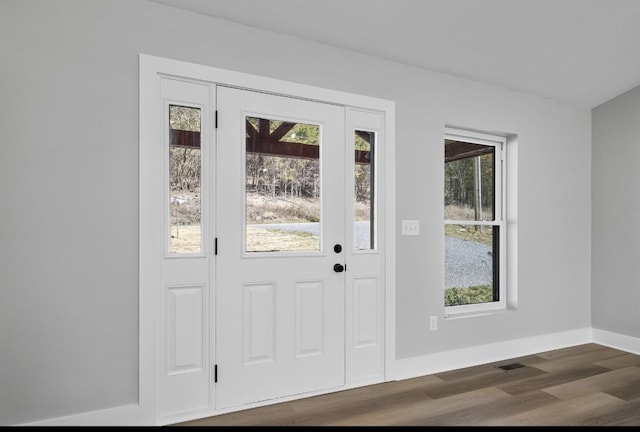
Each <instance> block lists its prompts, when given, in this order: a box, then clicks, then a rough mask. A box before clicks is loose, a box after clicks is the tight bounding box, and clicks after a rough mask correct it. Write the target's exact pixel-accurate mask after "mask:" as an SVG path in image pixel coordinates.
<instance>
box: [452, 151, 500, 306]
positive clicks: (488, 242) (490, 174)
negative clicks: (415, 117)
mask: <svg viewBox="0 0 640 432" xmlns="http://www.w3.org/2000/svg"><path fill="white" fill-rule="evenodd" d="M495 154H496V147H495V146H493V145H483V144H475V143H470V142H463V141H454V140H445V166H444V217H445V226H444V228H445V295H444V303H445V306H457V305H464V304H478V303H487V302H493V301H497V300H498V295H499V290H498V274H499V272H498V262H499V260H498V245H499V226H493V225H492V224H487V223H485V224H478V223H477V222H490V221H495V211H496V205H495V204H496V201H495V199H496V197H495V193H496V189H495V186H496V184H495Z"/></svg>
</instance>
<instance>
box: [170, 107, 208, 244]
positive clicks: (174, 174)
mask: <svg viewBox="0 0 640 432" xmlns="http://www.w3.org/2000/svg"><path fill="white" fill-rule="evenodd" d="M200 125H201V111H200V108H192V107H186V106H180V105H170V106H169V210H170V214H169V221H170V222H169V252H170V253H200V252H202V225H201V222H200V219H201V217H200V216H201V212H202V210H201V209H202V206H201V198H200V191H201V186H202V184H201V165H202V154H201V153H202V151H201V148H200V143H201V139H200V135H201V134H200V132H201V131H200V128H201V126H200Z"/></svg>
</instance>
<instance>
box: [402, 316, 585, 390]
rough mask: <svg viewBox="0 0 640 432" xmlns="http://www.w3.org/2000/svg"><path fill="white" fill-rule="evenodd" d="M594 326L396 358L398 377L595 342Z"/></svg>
mask: <svg viewBox="0 0 640 432" xmlns="http://www.w3.org/2000/svg"><path fill="white" fill-rule="evenodd" d="M592 341H593V338H592V333H591V328H584V329H579V330H572V331H567V332H561V333H552V334H546V335H541V336H533V337H528V338H522V339H514V340H508V341H504V342H496V343H491V344H485V345H477V346H473V347H469V348H463V349H457V350H452V351H443V352H439V353H436V354H430V355H425V356H420V357H412V358H409V359H400V360H396V362H395V365H394V372H395V374H394V376H395V379H396V380H403V379H409V378H416V377H419V376H424V375H431V374H435V373H440V372H446V371H450V370H455V369H461V368H466V367H471V366H478V365H482V364H487V363H492V362H496V361H501V360H508V359H511V358H516V357H521V356H526V355H531V354H537V353H541V352H544V351H550V350H555V349H560V348H566V347H570V346H575V345H581V344H585V343H589V342H592Z"/></svg>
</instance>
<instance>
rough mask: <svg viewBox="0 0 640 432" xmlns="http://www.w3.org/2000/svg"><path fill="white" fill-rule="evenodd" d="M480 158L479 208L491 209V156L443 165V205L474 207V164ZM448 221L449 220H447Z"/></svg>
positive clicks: (475, 176)
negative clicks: (480, 193) (480, 196)
mask: <svg viewBox="0 0 640 432" xmlns="http://www.w3.org/2000/svg"><path fill="white" fill-rule="evenodd" d="M478 158H480V171H481V173H480V178H481V182H480V183H481V190H482V202H481V207H482V208H484V209H492V208H493V187H494V184H493V154H486V155H483V156H476V157H469V158H465V159H459V160H456V161H451V162H446V163H445V164H444V203H445V205H457V206H459V207H471V208H475V207H476V179H477V174H476V164H477V159H478ZM448 219H450V218H448Z"/></svg>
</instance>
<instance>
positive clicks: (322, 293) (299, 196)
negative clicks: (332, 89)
mask: <svg viewBox="0 0 640 432" xmlns="http://www.w3.org/2000/svg"><path fill="white" fill-rule="evenodd" d="M217 103H218V118H219V125H218V160H219V161H224V162H223V163H220V166H219V168H218V171H217V172H218V181H217V184H218V188H217V194H216V195H217V198H218V201H217V208H218V216H217V223H218V226H217V233H218V234H217V237H218V255H217V262H216V268H217V271H216V273H217V275H218V279H217V281H216V287H217V288H216V291H217V296H216V305H217V310H216V317H217V323H218V324H217V326H216V328H217V337H216V353H217V355H216V358H217V361H216V364H217V365H218V382H217V384H216V408H218V409H220V408H226V407H232V406H237V405H242V404H247V403H252V402H257V401H262V400H267V399H273V398H278V397H284V396H289V395H294V394H299V393H305V392H310V391H315V390H321V389H327V388H333V387H339V386H341V385H344V383H345V351H344V346H345V327H344V326H345V273H344V272H338V271H335V270H334V265H335V264H344V263H345V251H344V248H343V249H342V250H341V251H340V252H335V251H334V245H335V244H344V241H345V201H346V200H345V190H346V189H345V165H344V151H345V150H344V141H345V124H344V117H345V111H344V107H340V106H336V105H329V104H322V103H317V102H310V101H303V100H298V99H294V98H288V97H282V96H274V95H268V94H265V93H258V92H252V91H247V90H239V89H232V88H228V87H218V91H217ZM301 161H308V162H305V163H302V162H301ZM309 161H310V162H309ZM252 200H257V201H260V202H262V203H263V204H264V205H263V206H262V207H260V206H257V207H256V206H254V205H253V201H252ZM291 203H293V204H294V205H293V207H295V208H298V209H300V208H303V207H305V206H306V205H307V204H308V205H309V209H311V210H309V209H306V210H307V211H303V212H301V213H300V212H298V213H296V212H295V211H294V209H292V208H290V207H291ZM267 204H273V205H274V209H275V210H274V209H270V208H269V207H268V206H267ZM256 208H258V209H259V210H257V211H256ZM262 239H265V241H264V242H263V241H262Z"/></svg>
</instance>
